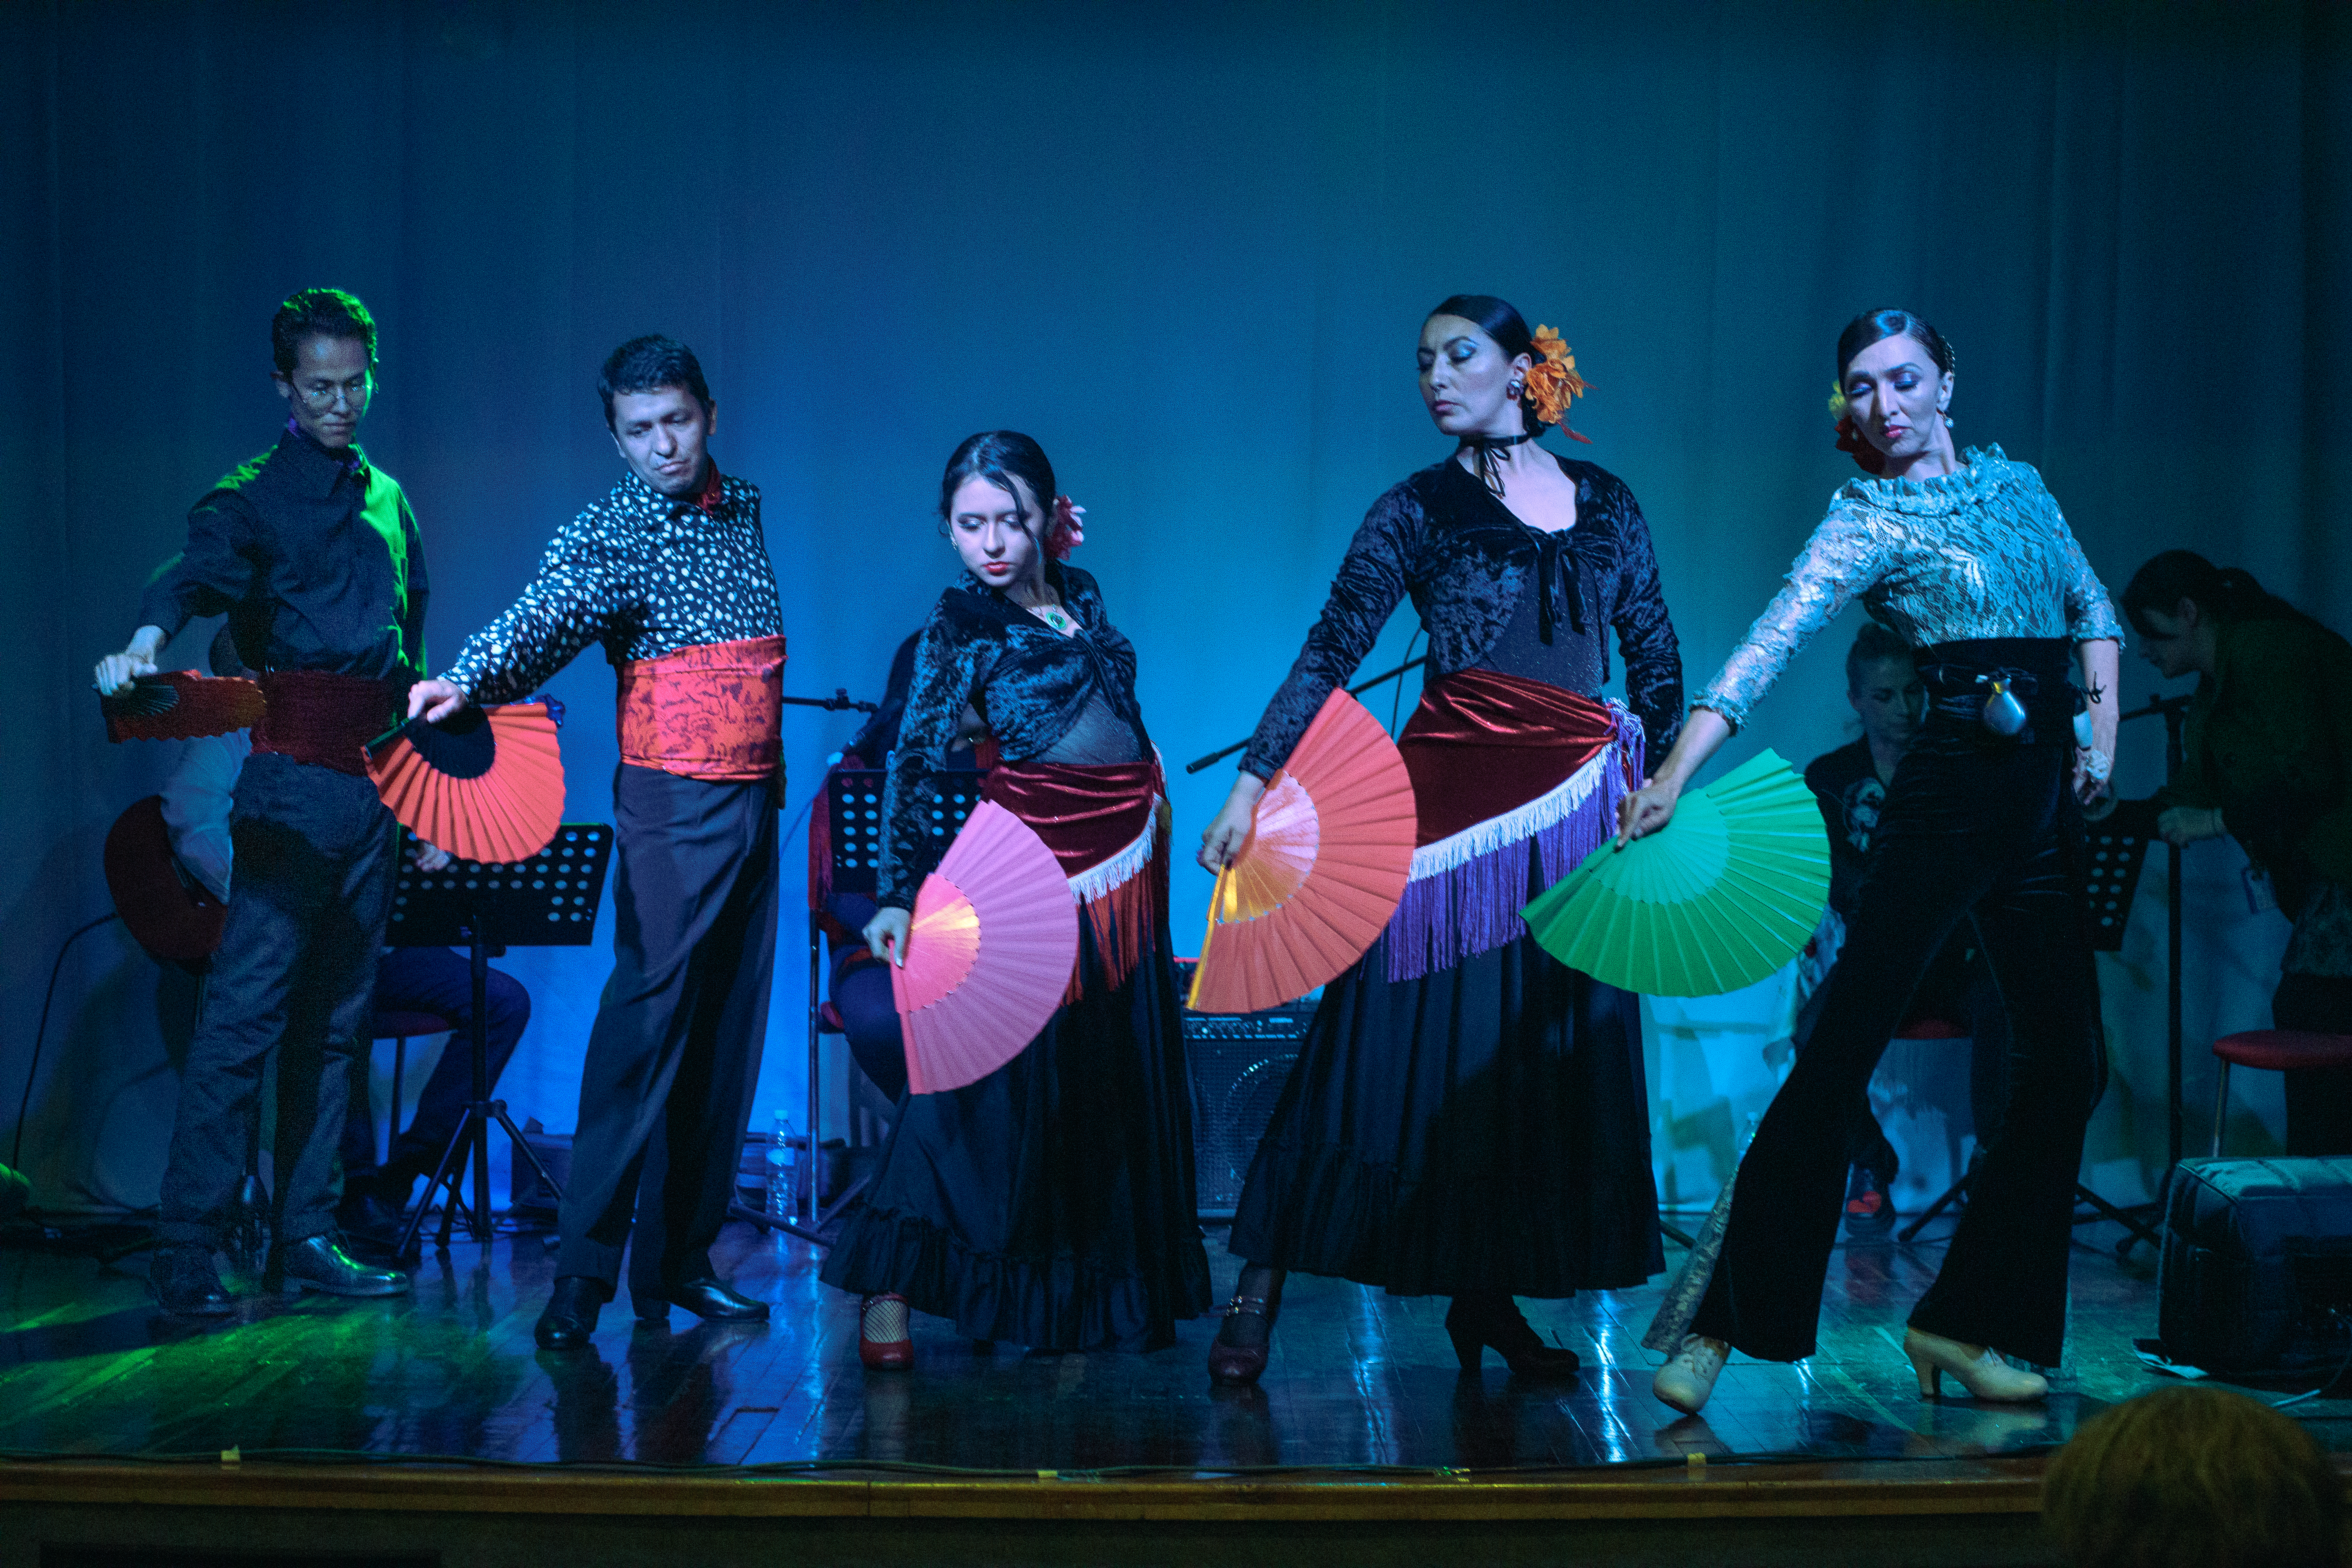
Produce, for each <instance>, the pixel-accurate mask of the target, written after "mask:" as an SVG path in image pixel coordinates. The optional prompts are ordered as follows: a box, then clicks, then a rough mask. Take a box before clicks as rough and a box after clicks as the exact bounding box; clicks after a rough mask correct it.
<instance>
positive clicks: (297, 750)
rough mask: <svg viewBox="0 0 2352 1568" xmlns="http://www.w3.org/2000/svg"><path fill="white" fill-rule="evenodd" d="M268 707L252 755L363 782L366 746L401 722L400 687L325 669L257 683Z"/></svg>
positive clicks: (276, 673) (277, 674) (282, 673)
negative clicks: (272, 754)
mask: <svg viewBox="0 0 2352 1568" xmlns="http://www.w3.org/2000/svg"><path fill="white" fill-rule="evenodd" d="M258 679H259V680H260V682H261V695H262V697H263V699H264V700H266V701H267V702H268V704H269V706H268V710H266V711H264V712H263V714H262V715H261V718H260V721H258V722H257V723H256V724H255V725H254V726H253V749H254V750H255V751H257V752H278V754H279V755H281V756H288V757H291V758H293V759H294V760H295V761H296V762H298V763H310V765H311V766H312V767H314V768H332V769H334V770H335V771H336V772H337V773H350V774H352V775H353V776H355V777H358V778H365V777H366V776H367V771H368V756H367V744H368V742H370V741H373V740H374V739H375V738H376V737H377V736H379V735H381V734H383V732H384V731H386V730H389V729H391V728H392V726H393V724H394V721H396V720H397V718H398V717H399V713H398V709H399V706H400V698H401V693H402V691H403V689H404V687H403V685H402V683H401V682H398V681H393V680H372V679H369V678H368V677H366V676H363V675H336V674H332V673H331V672H329V671H327V670H323V669H273V670H271V671H269V672H268V674H266V675H263V676H261V677H259V678H258Z"/></svg>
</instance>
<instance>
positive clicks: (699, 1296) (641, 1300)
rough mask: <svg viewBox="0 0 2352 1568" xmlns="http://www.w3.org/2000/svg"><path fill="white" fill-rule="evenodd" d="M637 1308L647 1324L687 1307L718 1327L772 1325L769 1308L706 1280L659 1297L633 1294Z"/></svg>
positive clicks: (638, 1313) (686, 1284)
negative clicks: (675, 1309)
mask: <svg viewBox="0 0 2352 1568" xmlns="http://www.w3.org/2000/svg"><path fill="white" fill-rule="evenodd" d="M631 1300H634V1301H635V1304H636V1309H637V1316H638V1317H639V1318H641V1319H644V1320H645V1321H647V1322H659V1321H662V1320H663V1319H665V1318H667V1317H668V1316H669V1310H670V1309H671V1308H672V1307H683V1308H685V1309H686V1310H688V1311H689V1312H692V1313H693V1314H694V1315H695V1316H696V1317H698V1318H707V1319H709V1321H712V1322H714V1323H764V1322H766V1321H768V1304H767V1303H766V1302H765V1301H756V1300H752V1299H751V1297H749V1296H746V1295H744V1294H742V1293H741V1292H740V1291H738V1290H730V1289H728V1288H727V1287H726V1286H725V1285H722V1284H720V1283H719V1281H718V1280H716V1279H709V1278H708V1277H705V1278H703V1279H689V1280H688V1281H687V1282H686V1283H685V1284H683V1285H672V1286H670V1287H668V1288H667V1289H666V1290H665V1291H664V1292H663V1294H662V1295H659V1296H639V1295H636V1294H635V1292H632V1293H631Z"/></svg>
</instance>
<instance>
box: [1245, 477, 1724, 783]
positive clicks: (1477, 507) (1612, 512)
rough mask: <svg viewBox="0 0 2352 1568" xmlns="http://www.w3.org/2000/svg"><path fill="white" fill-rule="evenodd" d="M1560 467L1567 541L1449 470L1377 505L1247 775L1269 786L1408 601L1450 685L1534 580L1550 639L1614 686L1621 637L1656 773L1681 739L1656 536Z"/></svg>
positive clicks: (1679, 695) (1611, 481)
mask: <svg viewBox="0 0 2352 1568" xmlns="http://www.w3.org/2000/svg"><path fill="white" fill-rule="evenodd" d="M1551 456H1552V457H1553V458H1554V459H1555V460H1556V461H1558V462H1559V466H1560V468H1561V470H1562V471H1563V472H1565V473H1566V474H1567V475H1568V476H1569V477H1570V479H1574V480H1575V481H1576V526H1575V527H1574V528H1573V529H1570V530H1569V531H1567V532H1565V533H1556V534H1547V533H1544V532H1543V531H1540V530H1538V529H1534V528H1530V527H1528V525H1527V524H1526V523H1524V522H1521V521H1519V520H1518V519H1517V517H1515V516H1513V515H1512V513H1511V511H1510V510H1509V509H1508V508H1507V507H1505V506H1504V505H1503V503H1502V502H1501V501H1500V500H1496V497H1495V495H1494V493H1493V492H1492V491H1490V490H1488V489H1486V485H1485V483H1484V482H1483V481H1481V480H1480V479H1478V478H1477V476H1475V475H1474V474H1472V473H1470V472H1469V471H1468V470H1467V469H1465V468H1463V466H1462V465H1461V464H1460V463H1457V462H1455V461H1454V459H1452V458H1447V459H1446V460H1445V461H1444V462H1442V463H1439V464H1437V465H1436V466H1434V467H1433V468H1423V469H1422V470H1421V472H1419V473H1417V474H1415V475H1413V476H1412V478H1411V479H1407V480H1405V481H1404V482H1403V483H1402V484H1401V485H1398V486H1397V487H1396V488H1395V489H1391V490H1390V491H1389V492H1388V493H1387V494H1386V495H1384V496H1382V497H1381V499H1380V500H1377V501H1374V502H1373V503H1372V510H1370V512H1369V513H1367V514H1366V515H1365V518H1364V521H1363V524H1362V526H1361V527H1360V528H1358V529H1357V530H1356V537H1355V538H1354V539H1353V540H1352V541H1350V542H1349V545H1348V553H1347V556H1346V558H1345V559H1344V560H1342V561H1341V562H1340V563H1339V575H1338V576H1336V577H1335V578H1333V579H1332V582H1331V595H1330V597H1329V598H1328V599H1327V600H1326V601H1325V602H1324V605H1323V614H1322V616H1321V617H1320V618H1319V619H1318V620H1317V621H1316V623H1315V627H1314V629H1313V630H1312V631H1310V632H1308V633H1307V646H1306V647H1304V648H1302V649H1300V650H1299V654H1298V658H1297V660H1296V661H1295V662H1294V663H1293V664H1292V665H1291V667H1290V674H1289V677H1288V678H1287V679H1285V680H1284V681H1283V683H1282V687H1281V689H1279V690H1277V691H1276V693H1275V694H1274V700H1273V701H1272V702H1270V703H1268V704H1267V705H1266V710H1265V717H1264V718H1263V719H1261V720H1259V721H1258V726H1257V733H1256V734H1255V735H1254V736H1252V737H1251V740H1250V744H1249V750H1248V751H1247V752H1245V753H1244V755H1243V757H1242V766H1243V767H1244V768H1246V769H1248V770H1249V771H1250V772H1251V773H1255V774H1256V775H1257V776H1258V777H1260V778H1262V779H1271V778H1272V777H1273V776H1274V775H1275V773H1276V770H1278V769H1279V768H1280V767H1281V766H1282V764H1283V763H1284V761H1285V760H1286V758H1288V757H1289V755H1290V751H1291V748H1292V747H1294V746H1296V745H1297V743H1298V737H1299V736H1301V735H1303V734H1305V733H1306V732H1307V725H1308V724H1309V723H1311V722H1313V721H1314V719H1315V715H1316V713H1317V712H1318V710H1320V709H1321V708H1322V706H1323V701H1324V699H1326V698H1327V697H1328V696H1330V694H1331V691H1332V689H1333V688H1335V687H1337V686H1340V685H1342V684H1344V683H1345V682H1346V680H1347V679H1348V678H1349V676H1350V675H1352V674H1353V673H1354V672H1355V669H1356V667H1357V665H1359V664H1360V663H1361V662H1362V660H1363V658H1364V655H1365V654H1367V653H1368V652H1370V650H1371V647H1372V644H1373V642H1374V641H1375V640H1376V639H1377V638H1378V637H1380V635H1381V627H1382V626H1386V625H1387V624H1388V618H1389V616H1390V615H1391V613H1392V612H1393V611H1394V610H1395V609H1396V606H1397V602H1398V601H1399V600H1400V599H1402V598H1404V597H1406V596H1407V595H1411V596H1412V606H1413V608H1414V609H1415V610H1416V611H1418V612H1419V613H1420V616H1421V621H1422V625H1423V627H1425V628H1426V629H1427V631H1428V634H1429V669H1430V672H1431V673H1432V674H1434V675H1451V674H1453V673H1454V671H1455V670H1459V669H1467V668H1471V667H1472V666H1475V665H1477V664H1480V663H1482V662H1484V661H1486V659H1487V658H1488V656H1489V654H1490V653H1491V652H1493V650H1494V649H1495V647H1496V644H1497V643H1498V642H1499V641H1500V640H1501V639H1502V637H1503V634H1504V631H1505V629H1506V628H1507V627H1508V626H1510V625H1511V622H1512V619H1513V616H1514V614H1515V612H1517V609H1518V607H1519V604H1520V600H1521V597H1522V595H1523V593H1524V592H1525V589H1524V588H1523V584H1526V580H1527V579H1528V577H1530V576H1533V577H1534V578H1535V579H1536V582H1535V584H1533V587H1534V590H1535V594H1536V604H1537V608H1538V627H1537V635H1538V638H1539V639H1540V640H1541V641H1543V642H1546V643H1549V642H1550V641H1551V640H1552V637H1554V636H1563V637H1566V636H1573V637H1579V638H1582V637H1590V638H1591V641H1592V642H1593V644H1594V645H1595V646H1596V647H1598V648H1599V650H1600V670H1599V675H1600V679H1601V680H1603V681H1605V680H1607V679H1608V678H1609V668H1608V648H1607V641H1606V638H1605V637H1603V636H1602V635H1601V628H1602V627H1603V626H1614V627H1616V629H1617V647H1618V649H1619V651H1620V652H1621V653H1622V655H1623V657H1624V659H1625V701H1626V706H1627V707H1629V708H1631V709H1632V710H1633V713H1634V715H1635V716H1636V717H1637V718H1639V719H1640V720H1641V721H1642V729H1643V736H1644V738H1645V740H1646V741H1647V742H1648V746H1649V755H1650V758H1651V760H1652V762H1653V763H1654V762H1655V761H1656V760H1657V759H1658V758H1661V757H1663V756H1664V755H1665V752H1666V748H1667V747H1669V746H1671V745H1673V744H1674V740H1675V734H1676V733H1677V732H1678V731H1680V730H1681V728H1682V714H1683V659H1682V647H1681V645H1680V644H1679V643H1677V642H1676V641H1675V626H1674V622H1673V621H1672V620H1671V619H1670V618H1669V617H1668V616H1667V614H1666V599H1665V595H1664V592H1663V590H1662V589H1661V588H1660V586H1659V584H1658V561H1657V556H1656V554H1655V552H1654V551H1653V550H1652V549H1651V547H1650V528H1649V524H1647V523H1646V522H1644V521H1642V509H1641V507H1640V506H1639V505H1637V504H1636V503H1635V502H1634V500H1633V491H1632V490H1631V489H1627V488H1626V486H1625V484H1624V481H1622V479H1618V478H1617V477H1616V476H1615V475H1614V474H1612V473H1610V472H1609V471H1608V470H1607V469H1605V468H1601V467H1600V466H1599V465H1598V464H1594V463H1585V462H1580V461H1578V460H1576V459H1575V458H1562V457H1559V454H1557V453H1553V454H1551ZM1547 589H1548V590H1549V592H1548V593H1547V592H1546V590H1547ZM1512 662H1514V663H1517V662H1519V661H1517V660H1514V661H1512Z"/></svg>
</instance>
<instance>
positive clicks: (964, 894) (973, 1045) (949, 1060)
mask: <svg viewBox="0 0 2352 1568" xmlns="http://www.w3.org/2000/svg"><path fill="white" fill-rule="evenodd" d="M904 957H905V962H904V963H900V964H895V965H893V966H892V967H891V970H890V990H891V993H892V994H893V996H894V998H895V999H896V1000H897V1002H898V1020H899V1024H900V1026H901V1030H902V1032H903V1033H904V1035H905V1037H906V1041H907V1087H908V1089H911V1090H912V1091H913V1092H915V1093H917V1094H934V1093H937V1092H939V1091H940V1090H941V1089H961V1088H962V1087H963V1086H964V1085H966V1084H968V1083H977V1082H979V1081H980V1080H981V1079H983V1078H986V1077H987V1076H988V1075H989V1074H990V1073H992V1072H994V1071H995V1070H996V1069H997V1068H1001V1067H1003V1065H1004V1064H1005V1063H1006V1062H1009V1061H1011V1060H1012V1059H1013V1058H1014V1057H1017V1056H1019V1055H1020V1054H1021V1053H1022V1052H1023V1051H1024V1050H1025V1049H1027V1048H1028V1046H1029V1042H1030V1041H1032V1040H1034V1039H1035V1038H1036V1037H1037V1032H1038V1031H1039V1030H1040V1029H1043V1028H1044V1027H1045V1023H1046V1020H1047V1019H1049V1018H1051V1017H1052V1016H1054V1010H1055V1008H1056V1007H1058V1006H1060V1005H1061V1004H1062V993H1063V992H1064V991H1065V990H1066V989H1067V988H1068V986H1069V984H1070V971H1071V968H1072V966H1074V965H1075V964H1076V963H1077V961H1078V906H1077V901H1076V900H1075V899H1073V898H1071V897H1070V881H1069V879H1068V878H1067V877H1066V876H1065V875H1063V872H1062V866H1061V862H1060V861H1058V860H1056V859H1055V858H1054V852H1053V851H1052V850H1051V849H1048V848H1047V847H1045V840H1044V839H1042V838H1040V837H1037V835H1036V834H1035V833H1034V832H1033V831H1032V830H1031V829H1030V826H1029V825H1028V824H1027V823H1025V822H1023V821H1022V820H1021V819H1020V818H1019V817H1018V816H1014V815H1013V813H1011V812H1009V811H1007V810H1005V809H1004V808H1003V806H1001V805H997V804H996V803H995V802H993V801H982V802H981V803H980V805H977V806H976V807H974V808H973V810H972V814H971V816H970V817H969V818H967V819H966V820H965V822H964V825H963V827H962V829H961V831H960V832H958V833H957V835H956V839H955V842H954V843H953V844H951V845H950V846H949V847H948V852H947V854H946V855H945V856H944V857H942V858H940V868H939V869H938V870H936V871H934V872H932V873H931V874H930V875H929V876H928V877H926V878H924V879H923V886H922V890H921V891H920V892H919V893H917V894H916V895H915V910H914V920H913V922H912V924H911V925H910V927H909V928H908V932H907V951H906V953H905V955H904Z"/></svg>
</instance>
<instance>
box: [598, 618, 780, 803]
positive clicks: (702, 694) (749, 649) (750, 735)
mask: <svg viewBox="0 0 2352 1568" xmlns="http://www.w3.org/2000/svg"><path fill="white" fill-rule="evenodd" d="M783 669H784V639H783V638H782V637H751V638H749V639H747V640H745V641H742V642H719V643H698V644H697V645H696V646H694V647H682V648H680V649H678V650H677V652H676V653H667V654H664V655H662V656H661V657H660V658H639V659H632V660H630V661H629V662H628V663H626V664H624V665H621V666H618V667H617V668H615V669H614V674H615V675H617V676H618V677H619V678H620V694H619V699H618V700H617V701H616V702H615V703H614V721H615V722H616V723H617V724H618V726H619V729H620V733H621V760H622V761H623V762H625V763H634V764H635V765H636V766H638V767H641V768H658V769H659V770H661V771H662V772H663V773H677V774H678V775H679V776H680V777H683V778H689V779H709V780H712V781H713V782H717V783H742V782H748V781H751V780H754V779H762V778H766V777H768V776H769V775H771V774H772V773H774V772H775V771H776V759H777V757H778V756H779V755H781V754H782V745H783V719H782V714H783V707H782V702H781V700H780V699H781V697H782V692H783Z"/></svg>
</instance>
